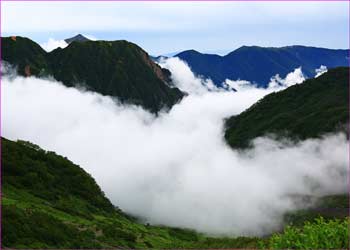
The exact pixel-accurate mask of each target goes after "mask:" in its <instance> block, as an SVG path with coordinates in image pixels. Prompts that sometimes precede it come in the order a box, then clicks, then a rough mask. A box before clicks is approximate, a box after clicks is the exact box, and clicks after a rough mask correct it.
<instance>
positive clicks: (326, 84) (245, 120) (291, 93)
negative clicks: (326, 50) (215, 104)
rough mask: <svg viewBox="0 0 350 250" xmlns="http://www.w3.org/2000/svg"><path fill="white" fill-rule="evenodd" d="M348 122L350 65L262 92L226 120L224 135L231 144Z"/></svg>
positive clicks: (310, 134) (306, 134)
mask: <svg viewBox="0 0 350 250" xmlns="http://www.w3.org/2000/svg"><path fill="white" fill-rule="evenodd" d="M347 123H349V68H336V69H332V70H329V71H328V72H327V73H325V74H323V75H321V76H320V77H318V78H314V79H309V80H306V81H305V82H304V83H302V84H300V85H294V86H291V87H289V88H287V89H285V90H283V91H280V92H277V93H272V94H269V95H267V96H265V97H264V98H263V99H262V100H260V101H259V102H257V103H255V104H254V105H253V106H251V107H250V108H249V109H247V110H246V111H244V112H242V113H241V114H239V115H237V116H233V117H231V118H229V119H228V120H227V122H226V131H225V139H226V141H227V142H228V144H229V145H230V146H232V147H234V148H242V147H243V148H244V147H247V146H249V142H250V141H251V140H252V139H254V138H256V137H258V136H263V135H266V134H269V133H273V134H275V135H277V136H288V137H290V138H293V139H302V140H303V139H307V138H314V137H318V136H320V135H322V134H324V133H329V132H334V131H336V130H345V127H346V124H347Z"/></svg>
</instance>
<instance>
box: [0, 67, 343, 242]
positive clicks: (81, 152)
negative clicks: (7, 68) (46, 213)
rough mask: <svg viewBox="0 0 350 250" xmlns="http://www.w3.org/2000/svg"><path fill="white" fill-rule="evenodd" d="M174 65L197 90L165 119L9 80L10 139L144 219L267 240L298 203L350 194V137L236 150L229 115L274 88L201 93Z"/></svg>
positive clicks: (5, 113) (181, 73)
mask: <svg viewBox="0 0 350 250" xmlns="http://www.w3.org/2000/svg"><path fill="white" fill-rule="evenodd" d="M177 63H178V62H177ZM176 65H177V66H176ZM168 66H169V68H172V73H173V75H174V79H178V80H179V81H175V80H174V82H175V83H177V84H178V86H181V87H182V88H183V89H186V90H188V92H190V94H189V95H188V96H186V97H185V98H184V99H183V100H182V101H181V102H180V103H179V104H177V105H175V106H174V107H173V108H172V109H171V110H170V111H169V112H167V113H165V112H162V113H160V115H159V116H158V117H156V116H154V115H153V114H150V113H149V112H147V111H145V110H143V109H142V108H140V107H137V106H133V105H121V104H118V103H116V102H115V101H116V100H113V99H112V98H110V97H103V96H101V95H99V94H96V93H92V92H82V91H80V90H77V89H75V88H67V87H65V86H63V85H62V84H61V83H59V82H55V81H52V80H45V79H37V78H34V77H29V78H22V77H15V78H13V77H12V78H4V79H2V92H1V93H2V96H1V97H2V98H1V102H2V118H3V136H5V137H8V138H9V139H25V140H29V141H32V142H34V143H37V144H39V145H40V146H42V147H43V148H45V149H48V150H53V151H55V152H57V153H59V154H62V155H64V156H67V157H68V158H69V159H70V160H72V161H73V162H75V163H77V164H80V165H81V166H82V167H83V168H84V169H85V170H86V171H87V172H89V173H91V174H92V176H93V177H94V178H95V179H96V181H97V182H98V184H99V185H100V186H101V188H102V189H103V190H104V191H105V193H106V194H107V196H108V197H109V198H110V199H111V201H112V202H113V203H114V204H115V205H117V206H119V207H120V208H122V209H123V210H124V211H126V212H128V213H131V214H133V215H136V216H138V217H140V218H142V219H143V220H144V221H145V222H149V223H152V224H163V225H170V226H177V227H185V228H192V229H195V230H198V231H201V232H205V233H208V234H212V235H219V234H220V235H263V234H266V233H269V232H271V231H273V230H276V229H278V227H279V224H280V223H281V219H282V215H283V213H285V212H287V211H292V210H294V209H297V208H300V207H302V206H303V205H302V204H300V203H298V202H296V200H295V197H297V196H305V195H313V196H320V195H325V194H334V193H342V192H346V183H347V171H348V168H347V166H348V143H347V141H346V138H345V136H344V135H342V134H336V135H328V136H325V137H324V138H322V139H317V140H307V141H303V142H300V143H298V144H292V143H290V142H287V141H286V142H276V141H274V140H272V139H269V138H258V139H256V140H255V142H254V145H255V146H254V148H253V149H252V150H249V151H245V152H238V151H234V150H231V149H230V148H229V147H228V146H227V145H226V143H225V142H224V140H223V125H224V124H223V119H224V118H226V117H229V116H231V115H234V114H238V113H240V112H242V111H243V110H245V109H246V108H248V107H249V106H250V105H252V104H253V103H255V102H256V101H257V100H259V99H260V98H262V97H263V96H265V95H266V94H268V93H270V92H271V91H274V89H257V88H250V89H249V90H248V89H246V90H245V91H237V92H232V91H231V92H223V91H221V92H218V91H202V89H201V87H200V86H199V85H198V83H199V82H198V81H200V80H199V79H195V78H193V73H192V74H190V73H189V72H188V69H185V68H184V67H183V66H184V65H183V64H179V63H178V64H176V61H169V62H168ZM297 73H298V71H297ZM297 75H299V76H300V74H297ZM180 79H181V81H180ZM285 81H287V80H285ZM289 84H290V82H289ZM201 85H203V84H201ZM199 89H200V91H199ZM192 91H193V92H192ZM330 152H331V153H330Z"/></svg>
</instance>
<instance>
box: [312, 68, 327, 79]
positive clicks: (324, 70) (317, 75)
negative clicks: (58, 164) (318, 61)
mask: <svg viewBox="0 0 350 250" xmlns="http://www.w3.org/2000/svg"><path fill="white" fill-rule="evenodd" d="M327 71H328V69H327V67H326V66H324V65H321V66H320V67H319V68H318V69H315V73H316V75H315V78H317V77H319V76H320V75H322V74H324V73H326V72H327Z"/></svg>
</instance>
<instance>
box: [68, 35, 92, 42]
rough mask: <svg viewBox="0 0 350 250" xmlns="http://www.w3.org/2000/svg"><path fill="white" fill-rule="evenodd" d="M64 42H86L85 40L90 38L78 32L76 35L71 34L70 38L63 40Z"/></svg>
mask: <svg viewBox="0 0 350 250" xmlns="http://www.w3.org/2000/svg"><path fill="white" fill-rule="evenodd" d="M64 41H65V42H66V43H68V44H70V43H72V42H86V41H90V39H88V38H86V37H85V36H83V35H82V34H78V35H76V36H73V37H71V38H67V39H65V40H64Z"/></svg>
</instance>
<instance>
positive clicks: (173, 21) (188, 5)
mask: <svg viewBox="0 0 350 250" xmlns="http://www.w3.org/2000/svg"><path fill="white" fill-rule="evenodd" d="M1 7H2V10H1V29H2V30H1V32H2V36H9V35H13V34H14V35H22V36H27V37H29V38H31V39H33V40H35V41H37V42H39V43H43V42H46V41H47V40H48V39H49V38H54V39H56V40H61V39H64V38H67V37H70V36H73V35H75V34H77V33H82V34H85V35H89V36H92V37H96V38H97V39H105V40H119V39H126V40H129V41H131V42H134V43H137V44H138V45H140V46H141V47H143V48H144V49H145V50H146V51H147V52H149V53H150V54H152V55H159V54H167V53H171V52H177V51H182V50H186V49H196V50H199V51H201V52H212V53H221V54H224V53H225V52H228V51H232V50H234V49H236V48H238V47H240V46H242V45H259V46H276V47H279V46H286V45H295V44H298V45H309V46H318V47H327V48H348V45H349V34H348V33H349V32H348V31H349V24H348V22H349V16H348V11H349V3H348V2H278V3H277V2H227V1H225V2H99V3H97V2H2V3H1Z"/></svg>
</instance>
